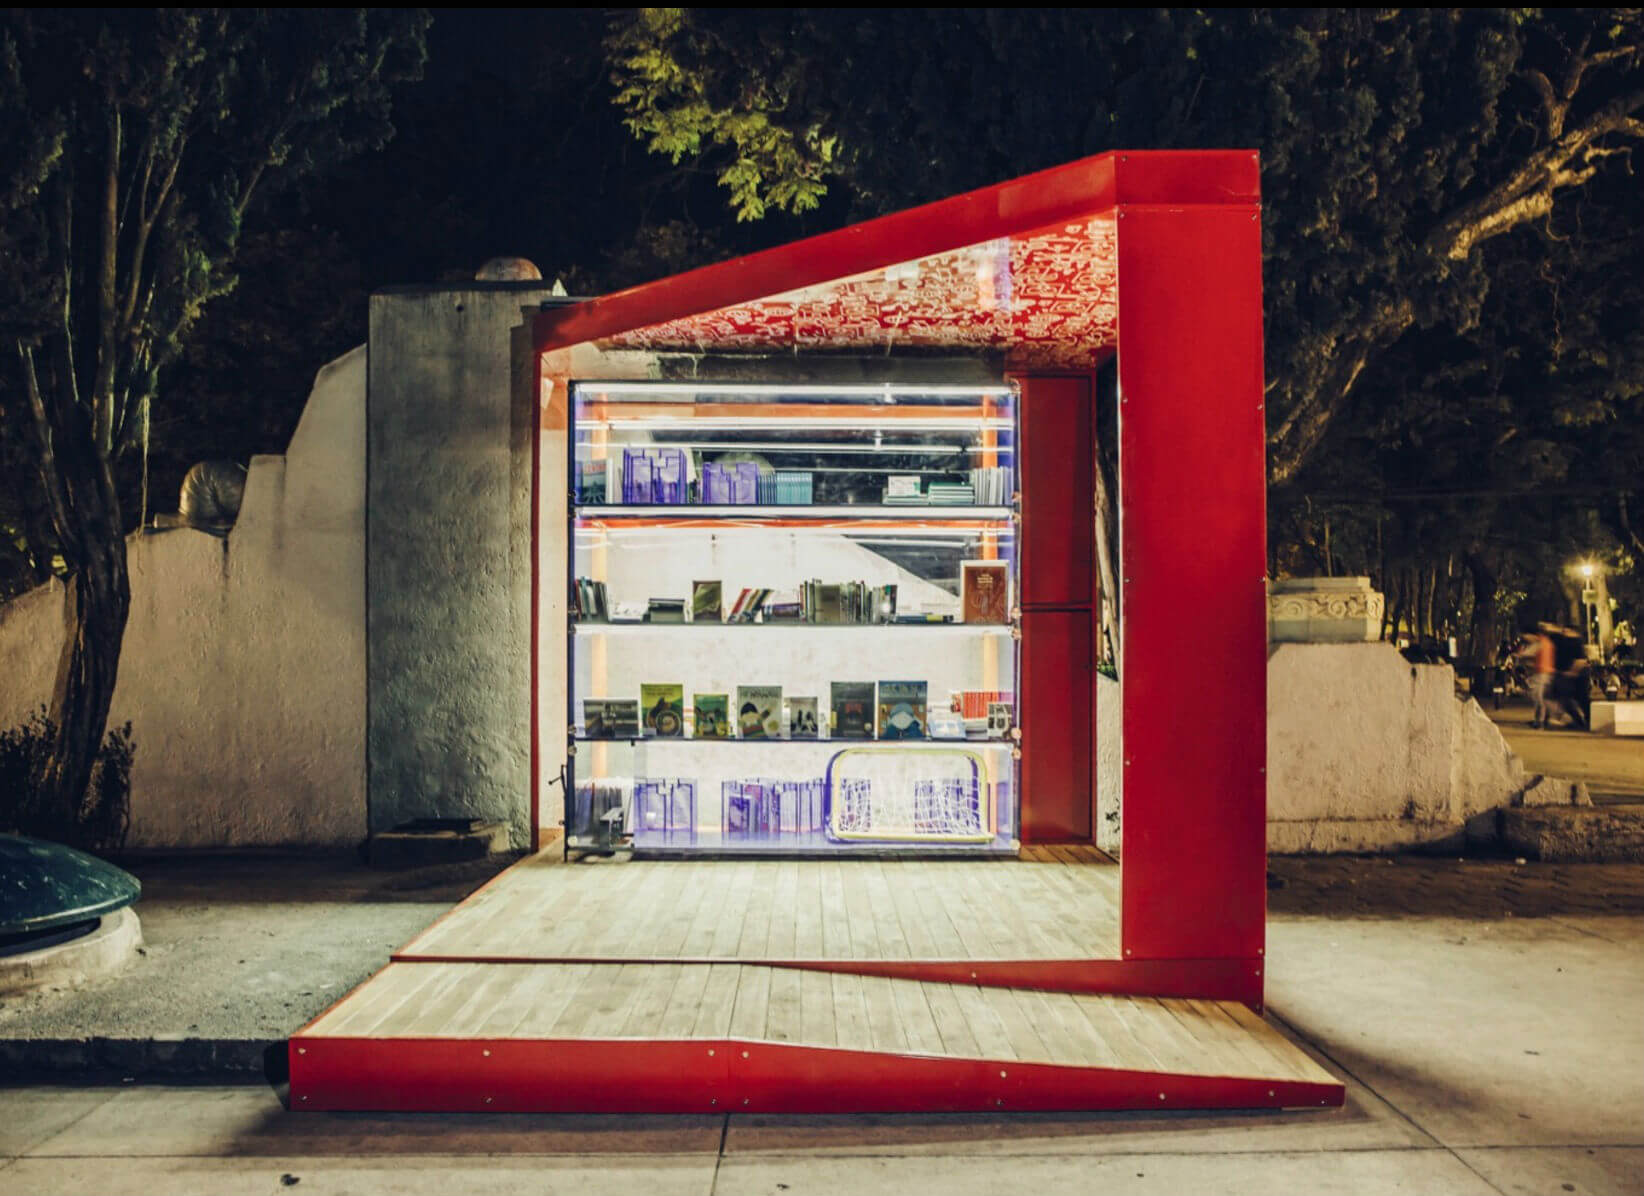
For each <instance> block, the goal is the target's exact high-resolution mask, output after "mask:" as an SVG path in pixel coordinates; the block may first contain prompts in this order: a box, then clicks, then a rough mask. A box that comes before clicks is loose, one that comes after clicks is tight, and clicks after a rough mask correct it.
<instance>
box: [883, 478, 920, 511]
mask: <svg viewBox="0 0 1644 1196" xmlns="http://www.w3.org/2000/svg"><path fill="white" fill-rule="evenodd" d="M922 485H923V479H922V478H920V476H919V475H918V474H916V473H893V474H890V475H889V476H887V477H886V478H885V493H884V495H883V500H884V502H885V504H886V505H887V506H894V505H895V504H897V503H912V504H914V505H918V504H920V503H923V502H924V501H925V496H924V494H923V492H922V491H921V489H920V488H921V486H922Z"/></svg>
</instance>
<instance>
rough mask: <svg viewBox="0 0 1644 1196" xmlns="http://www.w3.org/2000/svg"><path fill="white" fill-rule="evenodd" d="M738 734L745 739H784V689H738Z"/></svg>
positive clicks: (760, 686)
mask: <svg viewBox="0 0 1644 1196" xmlns="http://www.w3.org/2000/svg"><path fill="white" fill-rule="evenodd" d="M736 733H737V735H738V736H740V737H741V738H743V739H781V738H782V687H781V686H780V685H739V686H737V687H736Z"/></svg>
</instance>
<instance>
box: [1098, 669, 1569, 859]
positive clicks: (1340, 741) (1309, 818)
mask: <svg viewBox="0 0 1644 1196" xmlns="http://www.w3.org/2000/svg"><path fill="white" fill-rule="evenodd" d="M1118 693H1119V686H1118V683H1117V682H1114V681H1109V680H1107V679H1106V678H1102V679H1101V681H1100V683H1099V685H1098V691H1097V716H1098V720H1099V730H1098V734H1099V741H1098V774H1099V788H1098V801H1097V811H1098V818H1099V826H1100V828H1101V831H1102V832H1103V833H1101V834H1099V835H1098V840H1097V841H1098V843H1100V844H1101V845H1102V846H1104V847H1116V846H1117V845H1118V844H1117V836H1116V835H1113V833H1112V829H1111V828H1112V827H1113V824H1111V823H1110V822H1109V821H1108V820H1107V819H1106V818H1105V817H1101V816H1102V815H1103V814H1105V812H1106V811H1108V810H1111V809H1115V808H1116V807H1117V804H1118V797H1117V795H1118V792H1119V772H1120V767H1121V765H1120V757H1121V752H1120V751H1119V742H1118V741H1119V734H1120V727H1119V720H1118V718H1117V716H1116V711H1117V708H1118V706H1119V702H1118ZM1182 734H1183V735H1184V736H1191V735H1192V721H1191V719H1185V720H1184V722H1183V724H1182ZM1572 798H1577V799H1579V798H1580V793H1579V790H1578V789H1576V788H1574V787H1572V786H1571V785H1570V783H1569V782H1567V781H1560V780H1558V779H1557V778H1545V779H1543V778H1539V777H1535V776H1530V775H1527V774H1526V773H1525V771H1524V765H1523V764H1522V762H1520V760H1519V759H1518V757H1517V756H1515V755H1514V754H1513V753H1512V751H1511V749H1509V748H1508V746H1507V742H1506V740H1505V739H1503V738H1502V735H1501V732H1500V731H1499V730H1497V729H1496V726H1495V724H1494V723H1492V722H1491V721H1490V717H1489V715H1487V714H1485V713H1484V711H1483V710H1482V709H1481V708H1480V707H1479V705H1478V703H1477V702H1474V701H1471V700H1469V701H1461V700H1458V699H1457V698H1456V697H1455V674H1454V673H1453V671H1452V670H1451V669H1450V667H1449V666H1448V665H1412V664H1410V663H1409V662H1408V661H1406V660H1405V659H1404V657H1403V656H1402V655H1400V654H1399V651H1398V649H1396V648H1395V647H1393V646H1392V645H1391V644H1384V643H1368V644H1296V643H1291V644H1280V645H1276V646H1275V647H1274V649H1273V651H1272V654H1271V656H1270V657H1269V658H1268V664H1267V839H1268V848H1269V850H1271V851H1276V852H1315V851H1384V850H1392V849H1396V848H1400V847H1407V846H1413V845H1417V844H1432V843H1436V842H1448V841H1459V840H1460V839H1461V838H1462V836H1463V834H1464V830H1465V827H1466V824H1467V821H1468V819H1470V818H1473V817H1474V816H1475V815H1477V814H1480V813H1482V812H1484V811H1487V810H1493V809H1496V808H1497V807H1500V806H1506V805H1510V804H1517V803H1519V802H1523V803H1524V804H1545V803H1551V802H1568V801H1570V800H1572Z"/></svg>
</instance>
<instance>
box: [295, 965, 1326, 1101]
mask: <svg viewBox="0 0 1644 1196" xmlns="http://www.w3.org/2000/svg"><path fill="white" fill-rule="evenodd" d="M339 1038H371V1039H439V1040H473V1039H510V1040H518V1039H550V1040H594V1039H597V1040H600V1041H609V1040H621V1039H637V1040H644V1041H653V1042H654V1041H658V1040H699V1039H717V1040H731V1041H740V1042H760V1043H778V1044H783V1045H788V1046H803V1047H817V1048H832V1049H838V1050H852V1051H871V1052H878V1053H887V1054H895V1055H919V1056H935V1057H941V1058H948V1059H965V1060H986V1061H996V1062H1015V1063H1036V1064H1051V1065H1056V1066H1066V1067H1086V1068H1108V1069H1116V1070H1124V1071H1145V1072H1155V1073H1159V1074H1162V1075H1197V1076H1225V1077H1231V1078H1244V1079H1261V1080H1269V1081H1271V1080H1284V1081H1295V1082H1301V1083H1320V1084H1334V1083H1336V1081H1335V1080H1334V1078H1333V1077H1331V1076H1330V1075H1329V1074H1328V1073H1327V1072H1325V1071H1324V1069H1323V1068H1321V1067H1319V1065H1318V1064H1316V1063H1314V1062H1313V1060H1312V1059H1311V1058H1309V1057H1308V1056H1307V1055H1306V1054H1305V1053H1303V1052H1302V1051H1301V1050H1300V1049H1299V1048H1298V1047H1296V1046H1295V1045H1294V1044H1292V1043H1291V1042H1290V1041H1289V1040H1288V1039H1286V1038H1284V1037H1283V1036H1281V1035H1280V1034H1279V1033H1278V1032H1277V1031H1275V1030H1273V1029H1272V1028H1271V1027H1270V1026H1268V1025H1267V1024H1266V1023H1265V1022H1263V1021H1262V1019H1261V1018H1259V1017H1258V1016H1256V1015H1255V1014H1254V1013H1252V1012H1250V1010H1249V1009H1247V1008H1245V1006H1243V1005H1241V1004H1239V1003H1238V1002H1236V1001H1190V1000H1175V999H1169V998H1160V999H1154V998H1146V997H1116V996H1087V995H1080V994H1073V993H1048V992H1034V991H1029V990H1025V989H1008V988H978V987H976V986H974V985H957V984H941V983H932V982H928V981H921V980H890V979H886V978H884V977H878V976H856V975H850V974H846V973H827V972H817V971H807V970H803V969H798V968H780V967H777V968H772V967H759V966H750V965H744V964H690V963H686V964H678V963H661V964H632V963H631V964H609V963H607V964H587V963H585V964H486V963H449V964H447V963H395V964H390V965H389V966H388V967H387V968H385V969H384V970H383V971H381V972H379V973H377V974H376V975H375V976H373V977H372V978H371V979H370V980H369V981H367V982H366V983H365V984H363V985H362V986H361V987H360V988H358V989H356V990H355V991H354V993H353V994H352V995H351V996H349V997H348V998H347V999H346V1000H344V1001H343V1002H341V1003H340V1004H338V1005H337V1006H335V1007H334V1008H332V1009H331V1010H330V1011H329V1012H327V1013H326V1014H324V1015H323V1016H322V1017H320V1018H319V1019H318V1020H317V1021H316V1022H315V1023H314V1024H313V1025H311V1026H310V1027H308V1028H307V1029H306V1030H304V1031H303V1032H302V1033H301V1034H300V1035H299V1036H298V1041H299V1042H302V1041H308V1040H313V1039H339Z"/></svg>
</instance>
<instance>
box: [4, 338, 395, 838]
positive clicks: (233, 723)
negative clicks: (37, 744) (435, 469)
mask: <svg viewBox="0 0 1644 1196" xmlns="http://www.w3.org/2000/svg"><path fill="white" fill-rule="evenodd" d="M365 358H366V353H365V349H364V347H363V346H362V347H360V348H358V349H355V350H354V351H353V352H351V353H348V354H346V355H344V356H343V357H340V358H338V359H337V360H336V361H334V362H332V363H331V364H330V365H328V366H326V367H325V368H324V369H322V370H321V371H320V372H319V375H318V376H317V378H316V379H315V384H314V390H313V392H312V394H311V395H310V396H309V400H308V405H307V406H306V407H305V408H304V411H303V416H302V420H301V422H300V423H299V424H298V426H297V431H296V433H295V434H294V435H293V436H292V439H291V444H290V446H289V448H288V449H287V452H286V455H285V456H283V457H274V456H265V457H256V458H254V459H253V460H252V463H251V468H250V472H249V474H248V476H247V478H246V489H245V500H244V504H243V506H242V508H241V511H240V518H239V521H238V523H237V524H236V525H235V527H234V530H233V531H232V533H230V535H229V536H228V538H227V539H226V540H224V539H219V538H217V537H215V536H209V535H206V534H204V533H202V532H196V531H192V530H187V529H178V530H173V531H168V532H162V533H157V534H148V535H137V536H133V537H132V538H131V540H130V541H129V542H128V546H127V547H128V556H129V561H130V570H131V591H132V605H131V616H130V620H129V622H128V624H127V627H126V636H125V647H124V651H123V653H122V655H121V660H120V678H119V683H118V685H117V686H116V688H115V694H114V705H113V717H112V719H111V722H112V723H115V724H118V723H121V722H124V721H126V720H128V719H129V720H130V721H131V723H132V733H133V736H134V738H135V740H136V745H137V754H136V760H135V763H134V765H133V773H132V822H131V838H130V843H131V845H132V846H135V847H160V846H165V847H173V846H184V847H206V846H219V845H226V844H236V845H250V844H258V845H272V844H288V843H306V844H331V845H341V844H353V843H357V842H358V841H359V840H360V839H361V838H363V837H364V835H365V738H364V725H365V634H364V620H365V587H364V578H363V570H362V565H363V560H364V498H365V480H364V452H365V402H364V400H365V372H366V371H365V364H366V363H365ZM64 628H65V594H64V591H63V588H62V587H61V586H60V585H56V584H53V585H49V586H45V587H42V588H41V589H39V590H36V591H34V592H33V593H30V594H25V595H23V596H22V597H20V598H18V599H16V600H15V601H13V602H11V603H8V604H7V605H5V606H3V607H0V678H4V684H3V685H0V726H13V725H16V724H17V723H19V722H21V721H22V720H23V719H24V718H25V717H27V715H28V713H29V712H30V711H31V710H33V709H34V708H35V707H37V706H39V705H40V704H42V703H44V702H45V701H47V700H48V699H49V697H50V695H51V689H52V684H53V681H54V679H55V676H56V668H57V659H58V655H59V653H60V651H61V648H62V644H63V636H64Z"/></svg>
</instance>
